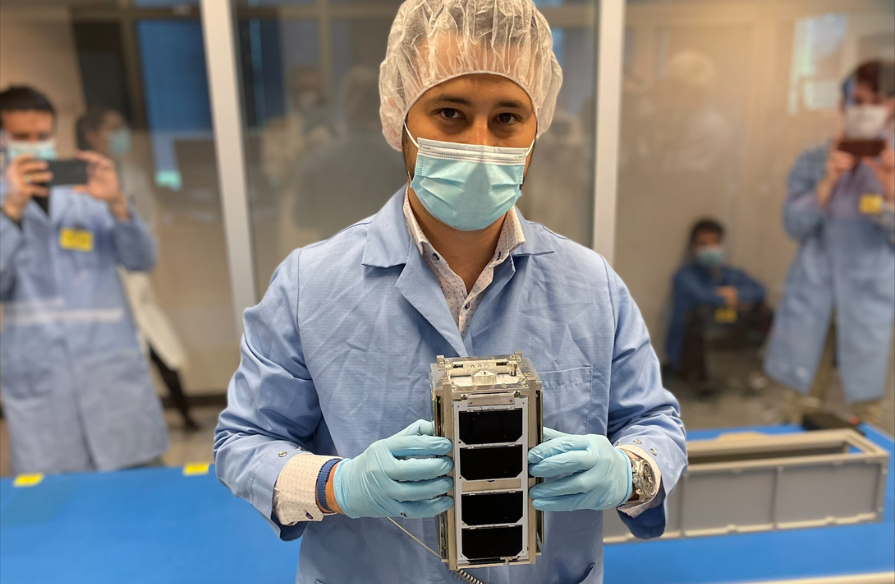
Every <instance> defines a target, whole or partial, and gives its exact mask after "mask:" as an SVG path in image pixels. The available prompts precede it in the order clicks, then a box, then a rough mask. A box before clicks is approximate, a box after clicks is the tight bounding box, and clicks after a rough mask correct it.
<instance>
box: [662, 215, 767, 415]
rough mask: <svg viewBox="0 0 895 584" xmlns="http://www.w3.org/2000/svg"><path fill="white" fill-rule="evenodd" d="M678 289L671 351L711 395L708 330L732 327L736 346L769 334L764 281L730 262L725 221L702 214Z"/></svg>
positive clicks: (674, 362)
mask: <svg viewBox="0 0 895 584" xmlns="http://www.w3.org/2000/svg"><path fill="white" fill-rule="evenodd" d="M672 295H673V300H672V306H673V308H672V316H671V328H670V329H669V331H668V338H667V340H666V347H665V352H666V355H667V357H668V359H669V361H670V364H671V367H672V369H673V371H674V372H675V374H676V375H677V376H678V377H681V378H683V379H686V380H687V381H688V382H689V383H690V384H691V385H692V386H695V388H696V390H697V393H698V394H699V395H701V396H703V397H705V396H708V395H711V394H712V393H714V388H713V387H712V386H711V385H710V384H709V375H708V372H707V370H706V332H707V331H708V330H709V329H712V328H714V329H722V330H724V329H726V330H724V332H726V333H727V334H726V335H725V336H726V337H727V338H728V340H730V341H732V344H733V345H734V346H742V345H743V344H744V343H745V342H746V341H747V340H752V341H753V343H752V344H760V340H759V341H757V342H755V338H754V337H755V336H756V335H755V334H754V332H755V331H757V332H758V335H757V336H758V337H760V338H762V340H763V336H764V335H763V334H762V330H764V331H766V330H767V327H768V322H767V321H768V316H767V309H766V308H764V304H763V303H764V298H765V289H764V286H762V285H761V284H760V283H759V282H757V281H756V280H755V279H753V278H751V277H750V276H749V275H748V274H746V272H744V271H743V270H740V269H737V268H734V267H732V266H729V265H726V264H725V263H724V227H723V226H722V225H721V224H720V223H719V222H717V221H715V220H714V219H702V220H699V221H697V222H696V224H695V225H693V228H692V229H691V231H690V242H689V249H688V254H687V262H686V265H684V266H683V267H682V268H681V269H679V270H678V271H677V273H675V275H674V281H673V285H672ZM750 332H751V333H753V334H751V335H750ZM749 337H753V338H751V339H750V338H749Z"/></svg>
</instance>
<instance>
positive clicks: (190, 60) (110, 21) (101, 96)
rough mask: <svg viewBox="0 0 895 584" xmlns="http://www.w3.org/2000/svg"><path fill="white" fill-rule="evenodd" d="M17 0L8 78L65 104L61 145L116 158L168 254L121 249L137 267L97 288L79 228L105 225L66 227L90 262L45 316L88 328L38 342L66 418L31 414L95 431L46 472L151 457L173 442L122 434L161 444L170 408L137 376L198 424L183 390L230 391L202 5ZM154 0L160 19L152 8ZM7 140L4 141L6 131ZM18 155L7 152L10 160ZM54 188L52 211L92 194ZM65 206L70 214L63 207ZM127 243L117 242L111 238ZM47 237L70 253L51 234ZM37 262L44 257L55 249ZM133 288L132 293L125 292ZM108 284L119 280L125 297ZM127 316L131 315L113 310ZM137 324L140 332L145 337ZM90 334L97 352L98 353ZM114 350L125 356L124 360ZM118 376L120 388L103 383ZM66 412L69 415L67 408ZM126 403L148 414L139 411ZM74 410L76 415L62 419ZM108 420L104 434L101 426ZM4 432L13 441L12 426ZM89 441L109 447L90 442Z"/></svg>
mask: <svg viewBox="0 0 895 584" xmlns="http://www.w3.org/2000/svg"><path fill="white" fill-rule="evenodd" d="M7 4H8V3H4V5H3V7H2V11H3V18H2V23H0V38H2V43H3V45H2V52H0V87H3V88H5V87H6V86H8V85H9V84H10V83H11V82H13V81H15V82H16V83H17V84H28V85H32V86H34V87H36V88H38V89H39V90H40V91H41V92H42V93H45V94H46V96H47V97H48V99H49V101H50V102H52V103H53V104H54V105H55V107H56V111H57V114H58V115H57V116H56V123H55V125H54V131H55V134H56V137H57V140H56V146H57V148H56V149H57V154H58V157H59V158H71V157H72V156H73V155H74V154H75V152H76V150H77V149H83V150H91V151H93V152H94V153H97V154H98V155H102V156H106V157H108V158H109V159H110V160H111V161H112V167H113V168H114V169H115V174H116V175H117V176H118V183H119V186H120V190H121V192H122V193H123V194H124V196H125V197H126V199H127V201H128V202H129V203H130V206H131V207H130V209H131V211H132V212H133V213H134V214H135V215H137V216H140V217H141V218H142V219H143V222H144V223H145V224H146V225H147V227H148V231H150V232H152V234H153V235H154V238H155V242H156V249H157V258H158V259H157V261H156V262H155V265H154V268H153V269H152V271H150V272H140V271H139V269H140V268H141V267H142V266H141V265H137V264H136V263H134V262H133V261H131V260H133V258H131V259H130V260H127V261H125V260H124V259H122V258H118V259H117V260H116V261H117V263H118V264H120V265H125V266H126V267H129V268H132V269H131V270H129V271H122V272H121V273H120V275H119V273H117V272H115V271H114V270H112V271H109V269H107V268H106V267H105V266H104V267H103V269H102V270H101V271H102V274H103V277H104V278H105V280H104V284H103V285H102V286H95V287H94V288H93V291H92V292H91V289H90V282H99V279H98V278H95V274H93V272H92V271H93V270H94V268H95V267H96V266H97V265H99V263H100V261H101V258H100V256H101V255H102V254H104V253H105V254H106V255H108V253H107V252H108V250H109V249H111V246H110V245H109V244H108V242H107V241H106V240H105V239H102V238H101V236H100V235H96V236H95V238H94V239H93V240H92V242H93V251H91V248H90V241H91V240H90V238H89V237H88V236H86V235H84V234H81V236H80V237H81V238H80V239H78V237H75V236H76V235H77V232H78V230H81V231H90V230H91V229H93V228H96V233H98V234H99V233H101V230H100V229H99V228H98V227H97V226H96V225H94V224H92V223H91V222H90V221H86V220H84V221H82V220H81V219H77V220H78V221H81V224H78V225H74V227H73V229H74V232H75V235H71V234H70V235H68V236H67V239H66V242H67V243H66V245H68V246H70V247H71V246H73V245H75V243H72V242H78V241H80V242H82V244H83V245H82V248H81V249H79V250H67V248H65V249H64V251H68V253H75V252H77V254H81V255H75V256H73V257H74V259H75V263H76V265H77V266H79V268H78V269H79V271H78V272H77V275H76V276H75V277H71V278H68V276H66V272H65V271H64V270H63V271H59V270H57V271H56V273H57V274H58V275H59V276H60V277H63V278H64V280H63V281H62V282H61V283H59V286H62V288H60V289H64V290H66V292H65V294H68V295H71V294H78V295H79V298H78V299H77V300H75V299H74V298H73V297H71V296H70V297H69V298H68V299H66V298H65V297H63V295H60V298H62V300H63V302H64V305H62V306H61V307H60V306H56V305H54V306H56V308H55V309H53V310H56V309H59V310H61V314H56V313H53V312H44V313H43V314H42V316H41V318H42V319H43V320H44V321H47V322H50V321H53V319H57V318H61V319H73V320H72V323H75V322H77V323H79V324H77V326H76V328H79V330H81V331H83V330H88V331H90V330H92V333H90V334H87V335H81V334H80V333H79V334H78V335H69V334H67V335H61V333H60V336H58V337H57V339H56V340H55V341H53V342H54V343H55V344H56V345H57V346H58V348H59V350H62V347H63V346H64V342H70V343H71V346H72V347H75V350H71V351H69V352H68V357H63V356H59V355H55V354H54V353H53V352H52V351H50V349H49V346H50V345H49V344H46V343H45V347H44V349H42V350H38V351H30V352H31V353H33V354H38V355H41V357H42V359H40V360H39V367H43V368H44V372H45V374H46V375H47V377H46V378H47V379H54V380H55V381H54V382H53V387H54V389H53V390H54V391H55V392H57V393H55V394H54V396H53V399H52V400H51V401H52V402H53V403H52V404H50V407H51V408H54V409H53V410H52V411H54V412H57V414H54V415H56V416H57V420H56V421H55V422H54V424H49V425H48V424H46V423H45V422H41V423H29V424H28V425H29V427H30V428H32V429H35V430H40V429H41V428H44V429H46V428H47V426H55V427H56V429H61V430H63V431H65V432H66V433H67V437H66V438H65V439H59V440H57V439H53V440H52V442H54V443H59V444H63V443H64V442H65V441H66V440H67V441H69V442H72V443H77V444H82V443H86V442H85V440H84V439H82V438H78V436H82V437H86V438H91V436H92V438H91V439H89V440H87V442H90V443H91V445H89V446H88V448H90V452H88V457H87V459H84V458H83V457H79V456H74V455H72V456H68V457H66V455H65V453H66V452H72V451H71V450H66V449H65V448H63V447H62V446H60V448H59V449H56V452H57V453H58V456H59V457H61V458H67V460H68V462H67V463H65V464H63V466H56V465H55V463H53V464H48V465H44V466H42V467H40V468H38V469H37V470H46V471H49V472H53V471H57V470H72V469H74V468H82V467H83V468H87V466H84V465H82V462H84V461H85V460H89V464H90V465H92V466H91V468H110V469H111V468H118V467H120V466H128V465H133V464H141V463H145V462H149V461H150V459H152V458H154V457H155V456H157V455H158V454H160V453H161V452H162V451H163V450H164V449H163V447H159V448H161V450H159V451H155V452H151V453H148V454H147V452H148V451H144V452H143V454H146V456H145V457H143V458H141V459H139V460H135V459H133V458H132V457H130V456H125V455H123V454H122V453H125V454H126V452H125V451H126V450H127V449H128V448H129V447H128V446H127V444H129V443H133V444H137V443H140V442H141V441H143V440H145V439H146V437H147V436H150V435H151V436H153V437H152V438H151V440H152V441H154V444H155V445H156V446H158V445H159V444H162V445H163V444H164V436H165V434H166V433H167V430H166V427H165V423H164V419H163V417H162V414H161V411H160V410H157V409H154V408H155V406H157V402H153V403H154V405H153V403H149V402H147V401H145V400H144V399H143V397H142V394H139V391H138V390H139V389H140V388H143V387H145V388H146V389H148V395H149V396H150V397H152V398H153V399H154V397H155V396H154V390H153V387H152V385H153V380H155V382H156V383H155V385H156V387H157V389H158V390H159V391H160V393H161V394H162V395H163V396H166V397H169V396H170V397H171V398H173V401H174V402H175V404H176V405H179V406H181V413H182V414H183V416H184V417H183V422H184V423H185V425H186V426H187V427H192V426H193V424H192V420H191V417H190V414H189V412H188V411H187V409H186V408H185V407H183V406H185V405H186V400H185V398H186V397H187V396H189V395H190V394H196V393H203V392H214V393H217V394H218V395H221V394H222V393H223V390H224V389H225V388H226V385H227V383H228V380H229V377H230V375H231V374H232V371H233V369H234V368H235V365H236V362H237V354H238V351H237V338H236V334H235V328H236V327H235V326H234V322H233V319H232V301H231V296H230V291H229V284H228V277H227V266H226V256H225V245H224V237H223V229H222V218H221V209H220V199H219V196H220V195H219V188H218V184H217V172H216V171H217V166H216V160H215V154H214V146H213V140H212V139H213V131H212V128H211V121H210V110H209V99H208V84H207V78H206V74H205V67H206V66H205V55H204V47H203V41H202V33H201V25H200V22H199V18H198V13H197V12H196V11H195V10H191V11H170V10H157V11H154V10H143V8H153V7H154V6H160V5H161V4H164V3H150V2H142V3H141V2H137V3H135V7H137V8H140V11H139V13H138V14H139V17H140V18H138V19H137V20H136V21H135V20H134V16H135V12H134V11H132V7H131V6H130V3H110V2H94V3H89V4H90V8H89V10H88V9H86V8H84V7H83V6H81V5H83V4H84V3H82V2H69V1H63V0H59V1H58V2H44V3H41V5H40V6H36V7H35V6H31V3H27V4H28V6H27V10H26V11H21V10H18V8H17V7H13V6H8V5H7ZM21 4H23V5H24V4H26V3H21ZM173 4H175V3H170V2H169V3H168V6H171V5H173ZM176 4H178V5H180V4H186V3H181V2H178V3H176ZM194 4H198V3H194ZM98 5H102V6H98ZM156 13H157V14H159V15H160V16H162V15H163V16H165V18H158V19H153V18H148V17H149V16H152V15H153V14H156ZM144 17H146V18H144ZM2 141H3V142H4V147H5V146H6V137H5V136H4V137H3V138H2ZM8 154H9V152H7V151H4V152H3V158H4V160H6V159H7V158H9V157H8V156H7V155H8ZM4 164H5V163H4ZM60 192H61V191H60ZM86 196H87V195H83V197H86ZM54 200H55V201H59V202H60V204H59V205H60V206H56V207H55V211H54V204H53V203H51V204H50V205H48V208H49V209H50V213H51V214H52V213H54V212H57V213H63V212H65V208H64V207H63V206H61V205H62V203H61V202H62V201H65V200H69V201H74V202H75V203H74V204H75V205H80V204H81V203H82V202H83V201H85V200H86V198H85V199H70V198H67V197H66V196H65V195H61V196H60V198H58V199H54ZM32 207H33V206H32ZM73 208H74V207H73ZM35 210H37V212H38V213H43V211H41V210H40V209H39V208H36V209H35ZM100 210H101V208H100ZM29 213H31V210H29ZM38 217H41V216H40V215H38ZM67 217H68V218H69V219H70V218H71V217H70V216H67ZM32 218H33V217H32ZM54 219H63V220H67V219H66V216H62V215H61V216H58V217H54ZM135 224H136V223H135ZM4 229H5V226H4ZM73 238H74V239H73ZM51 240H52V241H59V242H60V243H59V249H63V248H62V247H61V246H62V242H61V240H58V239H55V238H52V239H51ZM5 242H6V239H5V236H4V245H5ZM118 247H119V245H118V244H117V243H116V244H115V246H114V249H116V250H117V249H118ZM125 247H126V246H125ZM49 249H50V250H55V251H52V252H50V253H61V252H60V251H59V249H57V247H56V246H55V245H54V246H50V248H49ZM35 259H36V258H35ZM102 261H105V260H102ZM113 263H114V262H113ZM31 265H32V267H34V268H35V270H40V269H46V258H44V261H43V262H40V261H37V262H35V263H33V264H31ZM57 268H58V266H57ZM54 269H55V268H54ZM71 273H72V272H69V273H68V274H69V275H70V274H71ZM92 274H93V275H92ZM109 274H111V276H109ZM91 278H93V279H91ZM46 281H47V282H49V281H51V280H50V279H47V280H46ZM119 282H120V283H119ZM107 283H108V284H109V285H108V286H106V284H107ZM122 288H123V290H124V292H125V293H126V296H124V295H121V294H120V292H121V290H122ZM111 290H117V291H118V294H117V296H118V298H116V294H112V293H110V291H111ZM47 292H48V290H41V291H39V294H44V293H47ZM8 300H9V298H8V297H4V298H3V303H4V306H3V312H4V315H3V317H4V322H3V324H2V326H3V335H4V336H3V346H4V350H5V348H6V347H7V346H9V345H8V344H7V341H8V340H10V341H12V340H14V339H13V338H12V337H9V338H7V337H8V336H9V332H10V330H11V328H10V326H11V322H12V321H10V319H9V314H10V313H9V311H8V308H9V303H8V302H7V301H8ZM113 301H114V302H113ZM53 302H58V300H54V301H53ZM82 309H84V310H82ZM121 311H124V312H123V313H122V312H121ZM117 314H124V315H126V316H122V317H121V319H123V320H115V319H117V318H118V316H116V315H117ZM131 317H132V319H133V322H131V321H130V319H131ZM104 319H105V320H104ZM113 321H114V322H116V323H117V322H125V321H126V322H127V327H126V328H127V330H126V331H125V332H126V334H125V335H123V336H122V335H121V334H119V333H120V332H121V330H120V329H119V330H117V331H112V332H110V329H109V328H108V327H110V326H112V324H110V323H112V322H113ZM134 325H136V328H137V329H138V331H139V333H140V343H139V344H138V342H137V339H136V337H135V334H134ZM66 326H69V325H66ZM72 326H74V325H72ZM116 326H117V325H116ZM90 327H93V328H92V329H91V328H90ZM103 327H106V328H103ZM34 330H35V329H32V330H31V332H30V333H28V334H26V335H25V336H24V337H23V338H24V339H25V341H26V342H24V344H22V345H21V346H22V347H23V348H27V345H28V344H34V343H36V342H39V341H40V338H39V335H35V334H34ZM128 339H130V340H128ZM39 344H40V343H39ZM113 345H114V346H113ZM91 347H93V348H94V349H95V348H96V347H99V348H100V349H101V350H100V351H95V350H94V352H93V353H91ZM47 351H50V352H47ZM100 353H101V354H102V355H104V357H102V356H101V355H100ZM116 356H118V357H120V358H113V357H116ZM72 357H73V359H72ZM66 364H68V365H66ZM66 367H68V368H69V369H66ZM29 371H31V372H32V373H29V374H34V372H37V371H38V369H37V368H34V367H29ZM6 373H7V371H6V370H5V368H4V387H3V391H4V396H3V397H4V407H5V408H7V406H8V405H9V402H8V401H7V399H8V397H9V396H8V394H7V393H6V392H7V390H8V383H7V382H8V381H9V379H8V378H7V376H6ZM41 375H44V373H41ZM110 380H111V381H112V382H113V383H111V384H110V383H109V382H110ZM110 385H111V387H112V389H113V391H112V392H111V393H103V391H104V390H107V389H109V387H110ZM63 390H67V391H68V392H67V393H65V392H64V391H63ZM58 392H61V393H58ZM138 394H139V395H138ZM141 400H142V401H141ZM38 401H39V400H38ZM74 402H79V403H80V404H81V406H82V408H81V410H80V411H79V412H77V413H74V414H73V413H72V410H71V409H70V408H69V407H68V405H70V404H72V403H74ZM34 404H35V407H34V408H33V411H35V412H36V411H38V410H39V409H40V408H39V407H37V405H36V404H37V401H35V402H34ZM67 404H68V405H67ZM7 412H9V410H8V409H7ZM62 412H67V413H65V415H64V416H62ZM128 412H143V413H144V415H143V417H142V418H139V417H134V416H132V415H131V414H130V413H128ZM155 414H157V416H155ZM60 416H62V417H60ZM63 417H64V418H65V419H66V420H68V422H65V423H61V422H60V421H61V420H62V418H63ZM75 419H80V420H82V421H86V422H87V425H84V426H83V427H82V428H80V429H76V428H75V426H74V425H72V424H74V423H73V422H72V420H75ZM9 420H10V416H9V415H7V417H6V421H7V422H8V421H9ZM174 424H175V426H174V427H179V425H180V424H179V423H178V422H176V421H175V422H174ZM97 432H100V433H102V437H101V438H99V439H97V438H96V433H97ZM72 437H75V439H74V440H72ZM86 438H85V439H86ZM94 439H95V440H94ZM14 440H15V438H14ZM2 441H3V442H4V447H5V443H6V440H5V439H4V440H2ZM94 441H96V442H97V443H100V442H101V443H102V446H101V447H94V446H96V445H92V443H93V442H94ZM116 449H117V453H116V452H115V450H116ZM110 453H111V454H110ZM119 455H121V456H119ZM141 456H142V455H141ZM175 456H176V455H175ZM202 456H208V453H206V452H203V454H202ZM3 461H4V462H6V458H5V457H4V458H3ZM18 462H21V460H20V461H18ZM66 465H67V466H66ZM19 467H20V470H28V469H29V468H30V469H34V468H35V467H34V466H30V467H26V466H25V465H19ZM3 471H5V472H8V471H9V468H8V467H4V468H3V469H2V470H0V472H3Z"/></svg>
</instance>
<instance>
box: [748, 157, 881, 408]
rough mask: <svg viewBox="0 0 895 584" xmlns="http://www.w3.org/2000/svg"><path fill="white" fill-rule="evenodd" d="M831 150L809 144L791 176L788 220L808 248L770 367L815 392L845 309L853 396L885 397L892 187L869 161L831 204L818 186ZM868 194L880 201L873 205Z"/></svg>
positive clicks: (847, 386) (780, 313)
mask: <svg viewBox="0 0 895 584" xmlns="http://www.w3.org/2000/svg"><path fill="white" fill-rule="evenodd" d="M890 143H891V142H890ZM828 151H829V144H825V145H821V146H818V147H815V148H811V149H809V150H807V151H805V152H804V153H802V155H801V156H800V157H799V159H798V160H797V161H796V163H795V165H794V166H793V169H792V171H791V172H790V175H789V182H788V191H789V194H788V196H787V199H786V203H785V205H784V208H783V223H784V226H785V228H786V232H787V233H788V234H789V236H790V237H792V238H793V239H795V240H796V241H797V242H798V243H799V251H798V253H797V255H796V258H795V261H794V262H793V265H792V267H791V268H790V271H789V276H788V277H787V280H786V291H785V293H784V296H783V300H782V302H781V303H780V305H779V306H778V307H777V310H776V313H775V315H774V326H773V329H772V331H771V336H770V341H769V345H768V352H767V357H766V359H765V364H764V368H765V371H766V372H767V374H768V375H769V376H771V377H772V378H774V379H775V380H777V381H779V382H780V383H783V384H785V385H787V386H789V387H792V388H794V389H796V390H798V391H800V392H802V393H806V392H807V391H808V390H809V388H810V387H811V383H812V382H813V380H814V374H815V372H816V370H817V367H818V364H819V362H820V357H821V353H822V350H823V346H824V343H825V341H826V338H827V334H828V331H829V328H830V319H831V318H832V317H833V314H834V313H835V315H836V331H837V337H838V340H837V367H838V368H839V373H840V377H841V378H842V386H843V389H844V391H845V396H846V398H847V399H848V401H849V402H864V401H871V400H877V399H880V398H882V397H883V394H884V393H885V387H886V385H885V384H886V376H887V374H888V370H889V347H890V346H891V343H892V320H893V317H895V213H893V207H892V205H891V203H889V204H882V205H880V204H879V203H880V202H881V199H882V195H883V188H882V185H880V183H879V180H878V179H877V178H876V175H875V174H874V173H873V171H872V170H871V169H870V167H868V166H867V165H866V164H859V165H858V166H857V167H856V168H855V169H854V170H853V171H846V172H845V173H844V174H843V176H842V178H840V180H839V182H838V183H837V184H836V186H835V188H834V189H833V193H832V194H831V198H830V201H829V202H828V203H827V206H826V208H825V209H821V208H820V206H819V205H818V202H817V195H816V194H815V191H816V189H817V183H818V182H820V180H821V178H823V176H824V173H825V172H826V170H825V161H826V159H827V153H828ZM867 195H870V196H872V197H873V198H875V200H876V201H877V204H875V205H871V204H868V202H867V201H868V200H869V199H866V198H865V196H867ZM862 200H864V201H865V202H864V203H862ZM868 211H875V212H872V213H870V212H868Z"/></svg>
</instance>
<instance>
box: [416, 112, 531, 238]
mask: <svg viewBox="0 0 895 584" xmlns="http://www.w3.org/2000/svg"><path fill="white" fill-rule="evenodd" d="M404 129H405V130H406V131H407V135H408V136H410V140H411V142H413V144H414V145H415V146H416V147H417V155H416V169H415V171H414V175H413V180H412V181H411V183H410V188H412V189H413V190H414V192H415V193H416V196H417V197H418V198H419V200H420V202H421V203H422V204H423V206H424V207H425V208H426V210H427V211H428V212H429V213H431V214H432V215H433V216H434V217H435V218H436V219H438V220H439V221H441V222H442V223H444V224H446V225H450V226H451V227H453V228H454V229H459V230H461V231H476V230H479V229H484V228H485V227H488V226H489V225H491V224H492V223H494V222H495V221H497V220H498V219H500V218H501V217H502V216H503V214H504V213H506V212H507V211H509V210H510V209H511V208H512V207H513V205H515V204H516V201H517V200H518V199H519V197H521V196H522V191H521V189H520V187H521V185H522V180H523V175H524V174H525V161H526V159H527V158H528V154H529V153H530V152H531V149H532V147H534V141H532V143H531V146H529V147H528V148H498V147H494V146H478V145H475V144H457V143H454V142H441V141H438V140H427V139H425V138H420V139H419V141H417V140H414V139H413V136H411V135H410V130H407V125H406V124H405V125H404Z"/></svg>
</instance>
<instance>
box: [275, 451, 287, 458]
mask: <svg viewBox="0 0 895 584" xmlns="http://www.w3.org/2000/svg"><path fill="white" fill-rule="evenodd" d="M277 456H279V457H280V458H283V457H284V456H286V451H285V450H281V451H280V453H279V454H277Z"/></svg>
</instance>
